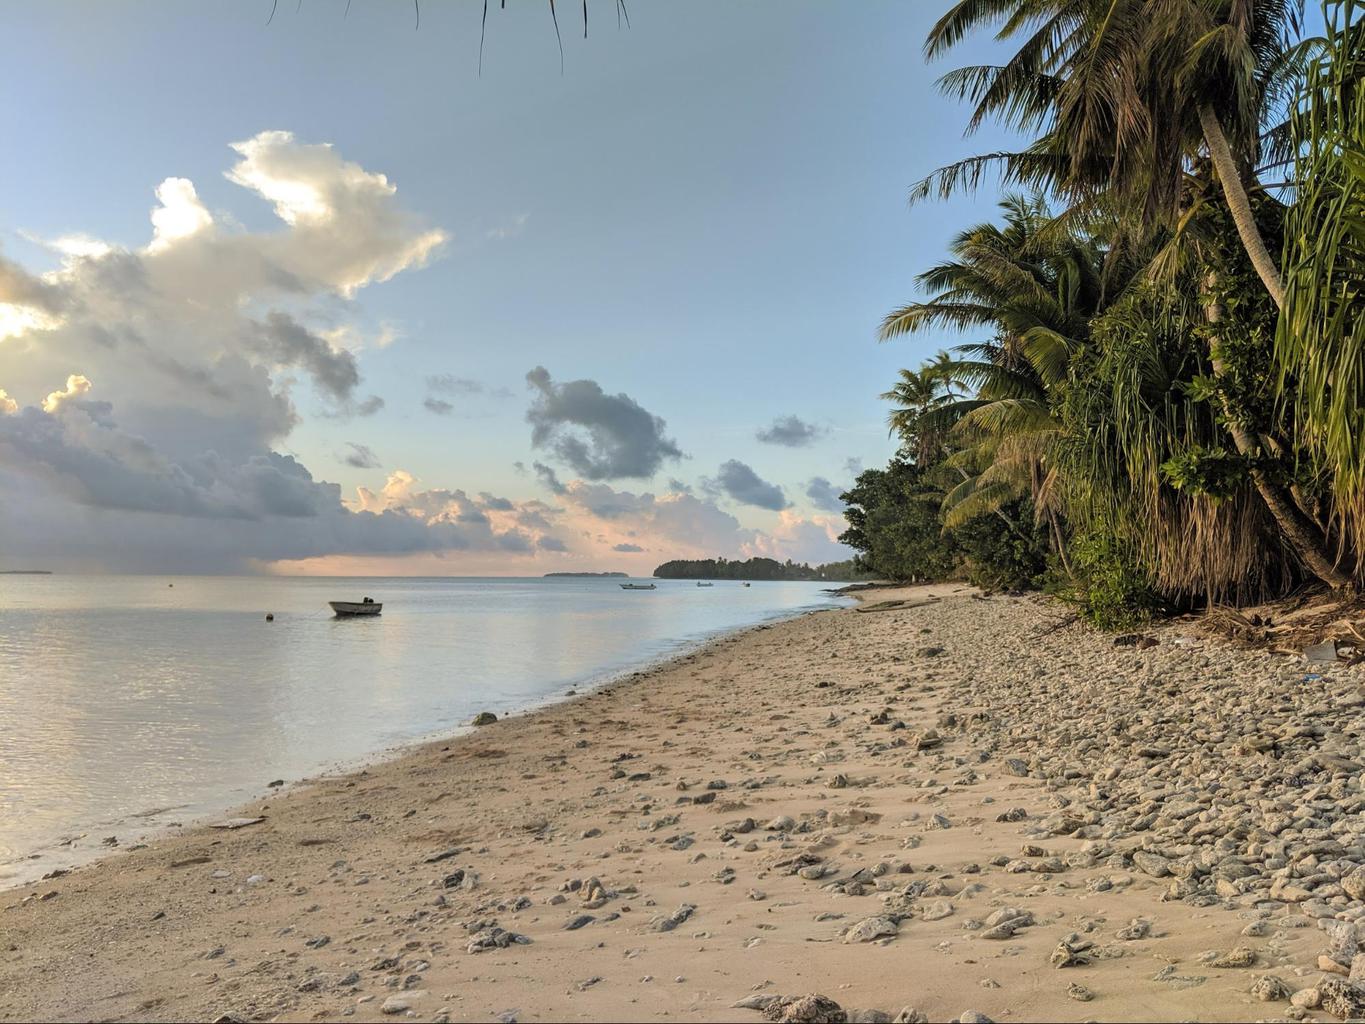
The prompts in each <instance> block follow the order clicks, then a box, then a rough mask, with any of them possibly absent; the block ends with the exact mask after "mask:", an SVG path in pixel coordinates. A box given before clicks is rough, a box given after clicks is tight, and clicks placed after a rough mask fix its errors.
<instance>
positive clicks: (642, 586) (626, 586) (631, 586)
mask: <svg viewBox="0 0 1365 1024" xmlns="http://www.w3.org/2000/svg"><path fill="white" fill-rule="evenodd" d="M621 589H622V590H653V589H654V584H653V583H622V584H621Z"/></svg>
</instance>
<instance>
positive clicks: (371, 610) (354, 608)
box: [327, 597, 384, 615]
mask: <svg viewBox="0 0 1365 1024" xmlns="http://www.w3.org/2000/svg"><path fill="white" fill-rule="evenodd" d="M327 603H328V604H330V605H331V606H332V611H334V612H336V613H337V614H338V615H378V614H379V613H380V611H381V610H383V608H384V606H383V604H381V603H379V602H377V601H375V600H374V598H372V597H367V598H365V599H364V600H363V601H328V602H327Z"/></svg>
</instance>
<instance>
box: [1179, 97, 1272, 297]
mask: <svg viewBox="0 0 1365 1024" xmlns="http://www.w3.org/2000/svg"><path fill="white" fill-rule="evenodd" d="M1199 126H1200V127H1201V128H1202V129H1203V130H1204V142H1205V143H1206V144H1207V145H1208V147H1209V156H1210V157H1212V158H1213V166H1214V169H1215V170H1217V172H1218V181H1219V183H1220V184H1222V186H1223V197H1224V199H1226V200H1227V204H1228V210H1229V211H1230V212H1231V213H1232V221H1233V223H1234V224H1236V225H1237V234H1238V235H1239V236H1240V237H1241V239H1242V247H1243V248H1244V249H1246V252H1247V256H1248V257H1250V258H1251V265H1252V266H1253V267H1255V268H1256V273H1257V274H1259V275H1260V278H1261V281H1262V282H1264V284H1265V290H1266V291H1268V292H1269V293H1270V297H1271V298H1272V299H1274V300H1275V305H1276V306H1277V307H1278V308H1281V309H1283V308H1284V282H1283V281H1281V280H1280V268H1279V267H1278V266H1277V265H1276V263H1275V261H1274V259H1272V258H1271V256H1270V250H1268V249H1267V248H1266V247H1265V239H1264V238H1262V237H1261V229H1260V228H1258V227H1257V226H1256V217H1255V216H1254V215H1253V214H1252V212H1251V200H1250V199H1248V198H1247V191H1246V188H1245V187H1244V186H1243V184H1242V173H1241V171H1240V170H1239V169H1238V167H1237V161H1236V160H1234V159H1233V156H1232V150H1231V149H1230V148H1229V147H1228V140H1227V136H1226V135H1224V134H1223V126H1222V125H1221V124H1219V123H1218V115H1216V114H1215V113H1214V112H1213V107H1211V106H1210V105H1209V104H1207V103H1205V104H1203V105H1201V106H1200V108H1199Z"/></svg>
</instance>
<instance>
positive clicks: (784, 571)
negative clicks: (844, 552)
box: [654, 558, 873, 583]
mask: <svg viewBox="0 0 1365 1024" xmlns="http://www.w3.org/2000/svg"><path fill="white" fill-rule="evenodd" d="M654 576H655V577H656V578H657V579H661V580H829V581H831V582H840V583H847V582H852V581H854V580H868V579H872V578H873V574H870V573H868V572H866V571H864V570H861V569H857V568H855V567H854V565H853V560H852V559H849V560H848V561H846V562H828V563H826V564H825V565H817V566H814V567H812V566H810V565H807V564H806V563H804V562H793V561H792V560H791V559H790V558H789V559H787V561H785V562H779V561H778V560H777V559H775V558H749V559H746V560H744V561H742V562H741V561H730V560H729V559H726V558H699V559H687V558H679V559H675V560H673V561H671V562H665V563H664V564H663V565H661V566H659V567H658V568H657V569H655V570H654Z"/></svg>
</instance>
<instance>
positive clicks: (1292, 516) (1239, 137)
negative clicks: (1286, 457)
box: [912, 0, 1350, 587]
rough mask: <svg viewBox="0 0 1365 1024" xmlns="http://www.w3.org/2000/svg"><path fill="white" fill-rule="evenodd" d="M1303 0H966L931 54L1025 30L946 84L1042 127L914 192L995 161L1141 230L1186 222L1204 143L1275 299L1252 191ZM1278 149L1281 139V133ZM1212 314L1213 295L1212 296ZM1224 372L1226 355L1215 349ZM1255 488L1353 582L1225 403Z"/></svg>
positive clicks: (1298, 51) (1014, 177) (1316, 570)
mask: <svg viewBox="0 0 1365 1024" xmlns="http://www.w3.org/2000/svg"><path fill="white" fill-rule="evenodd" d="M1302 6H1303V4H1302V0H956V2H955V3H954V4H953V6H952V7H951V9H950V10H949V11H948V13H946V14H945V15H944V16H943V17H942V18H941V19H940V20H939V21H938V23H937V24H936V25H935V26H934V28H933V29H932V30H931V32H930V34H929V37H928V39H927V41H926V43H925V51H926V54H927V55H928V56H930V57H934V56H937V55H939V54H941V53H943V52H946V51H947V50H948V49H950V48H951V47H952V46H954V45H956V44H957V43H958V42H959V41H960V40H961V39H962V38H963V37H964V36H965V35H966V34H967V33H969V32H971V31H973V30H975V29H978V28H981V27H983V26H985V25H990V24H995V23H998V22H1003V25H1002V27H1001V28H1000V30H999V33H998V36H999V37H1000V38H1014V37H1018V36H1023V37H1024V38H1023V41H1022V45H1021V46H1020V48H1019V49H1018V50H1017V52H1016V53H1015V54H1014V55H1013V57H1011V58H1010V59H1009V60H1008V61H1007V62H1006V63H1005V64H1003V65H998V66H974V67H967V68H962V69H959V70H957V71H955V72H952V73H950V74H949V75H947V76H945V77H944V79H943V82H942V84H943V87H944V88H945V90H946V91H948V92H949V93H953V94H956V95H958V96H960V97H963V98H967V99H970V100H971V101H972V102H973V103H974V105H975V106H974V110H973V113H972V117H971V120H970V122H969V127H975V126H976V125H978V124H980V123H981V122H982V121H983V120H984V119H986V118H987V117H992V116H996V117H1000V118H1001V119H1003V120H1004V121H1005V122H1006V123H1007V124H1009V125H1011V126H1013V127H1015V128H1017V129H1020V130H1023V131H1031V132H1037V133H1038V137H1037V139H1036V141H1035V142H1034V143H1033V144H1032V145H1031V146H1029V147H1028V148H1027V149H1025V150H1024V151H1022V152H1019V153H996V154H988V155H986V156H982V157H976V158H973V159H971V160H967V161H962V162H959V163H957V164H953V165H950V166H948V167H945V168H942V169H940V170H939V171H937V172H935V173H934V174H932V175H930V176H929V177H928V178H926V179H924V181H923V182H921V183H920V185H919V186H917V188H916V190H915V191H914V193H912V196H914V197H918V196H924V195H928V194H931V193H934V192H938V193H940V194H947V193H951V192H953V191H956V190H957V189H959V188H962V187H973V186H975V185H976V184H977V183H978V182H979V181H980V178H981V175H982V174H983V173H984V172H985V170H987V169H988V168H989V167H991V166H992V165H998V166H1000V167H1001V169H1002V172H1003V175H1004V177H1005V179H1006V180H1007V181H1014V182H1023V183H1027V184H1030V185H1033V186H1047V187H1049V188H1052V189H1055V190H1056V191H1057V192H1058V193H1060V194H1061V195H1063V196H1066V197H1067V198H1068V199H1070V200H1071V201H1072V202H1073V203H1074V208H1075V210H1076V211H1077V212H1078V213H1081V214H1084V213H1088V212H1091V211H1093V210H1094V209H1095V208H1096V207H1097V206H1098V205H1100V204H1101V203H1103V204H1105V205H1107V206H1108V208H1110V209H1124V210H1128V211H1133V216H1132V217H1131V218H1130V219H1131V227H1132V228H1134V229H1135V230H1136V231H1137V232H1138V233H1139V236H1140V237H1148V236H1150V235H1151V234H1152V233H1153V232H1154V231H1156V230H1157V229H1160V228H1165V229H1167V230H1171V229H1176V228H1178V227H1179V226H1180V224H1181V221H1182V218H1183V215H1184V214H1185V213H1186V212H1187V211H1186V210H1185V209H1184V208H1183V197H1184V196H1185V195H1186V194H1187V189H1186V182H1187V180H1188V175H1189V172H1190V170H1191V168H1192V166H1193V165H1194V164H1195V163H1196V162H1197V161H1200V160H1202V159H1203V158H1204V157H1203V154H1205V153H1206V154H1207V158H1208V160H1210V161H1211V162H1212V164H1213V167H1214V168H1215V170H1216V173H1217V177H1218V183H1219V185H1220V187H1221V190H1222V194H1223V196H1224V200H1225V202H1226V205H1227V209H1228V211H1229V213H1230V214H1231V217H1232V220H1233V222H1234V224H1235V225H1236V229H1237V233H1238V236H1239V238H1240V239H1241V242H1242V245H1243V247H1244V249H1245V251H1246V254H1247V257H1248V259H1249V260H1250V262H1251V264H1252V266H1253V267H1254V268H1255V270H1256V273H1257V275H1258V276H1259V277H1260V279H1261V281H1262V283H1263V284H1264V286H1265V288H1266V291H1267V293H1268V294H1269V295H1270V296H1271V298H1272V299H1273V300H1274V302H1275V303H1276V305H1277V306H1283V302H1284V288H1283V285H1282V283H1281V279H1280V273H1279V269H1278V267H1277V266H1276V264H1275V261H1274V260H1273V259H1272V258H1271V256H1270V254H1269V251H1268V248H1267V246H1266V244H1265V240H1264V238H1263V237H1262V235H1261V232H1260V229H1259V227H1258V225H1257V222H1256V218H1255V216H1254V212H1253V208H1252V204H1251V199H1250V195H1249V192H1250V190H1251V189H1254V188H1255V187H1256V172H1255V169H1256V167H1257V165H1258V163H1259V160H1260V158H1261V156H1262V152H1263V149H1264V148H1265V146H1267V145H1271V147H1272V149H1274V146H1273V144H1274V142H1275V141H1276V140H1277V139H1279V138H1281V137H1282V135H1283V132H1282V131H1281V130H1280V127H1281V125H1280V122H1281V115H1280V111H1281V108H1282V105H1283V101H1284V99H1285V96H1286V90H1287V86H1288V83H1290V82H1292V80H1293V76H1292V73H1293V72H1294V71H1295V70H1296V69H1297V68H1298V67H1299V65H1300V63H1301V61H1302V59H1303V54H1304V52H1305V51H1304V50H1303V49H1302V48H1301V47H1296V46H1295V45H1294V44H1293V37H1294V34H1295V33H1296V32H1297V28H1298V24H1299V18H1300V14H1301V11H1302ZM1277 152H1279V153H1280V154H1281V155H1282V153H1283V150H1282V149H1280V150H1278V151H1277ZM1209 309H1210V312H1211V314H1213V315H1216V314H1217V312H1218V307H1217V306H1216V305H1213V304H1210V306H1209ZM1214 372H1215V375H1221V374H1222V372H1223V368H1222V365H1221V363H1220V362H1217V361H1216V362H1215V363H1214ZM1227 418H1228V425H1229V432H1230V434H1231V436H1232V440H1233V443H1234V445H1235V446H1236V448H1237V451H1238V453H1239V454H1240V455H1241V456H1242V458H1243V459H1244V460H1246V461H1247V463H1248V464H1249V465H1250V466H1251V467H1252V474H1253V479H1254V481H1255V484H1256V489H1257V491H1258V492H1259V493H1260V495H1261V498H1262V500H1263V501H1264V502H1265V504H1266V507H1267V508H1268V509H1269V510H1270V512H1271V514H1272V515H1273V516H1274V517H1275V520H1276V522H1277V523H1279V526H1280V530H1281V531H1282V533H1283V534H1284V536H1285V537H1286V538H1287V539H1288V540H1289V542H1290V543H1291V544H1292V545H1293V547H1294V549H1295V550H1296V551H1297V552H1298V554H1299V557H1300V558H1301V559H1302V560H1303V562H1304V564H1305V565H1306V566H1307V567H1308V569H1309V570H1310V571H1311V572H1312V573H1313V574H1314V575H1316V576H1318V577H1319V578H1320V579H1322V580H1324V581H1325V582H1327V583H1329V584H1330V585H1332V586H1333V587H1342V586H1346V585H1348V584H1349V583H1350V577H1349V575H1348V574H1347V573H1345V572H1343V571H1342V570H1341V569H1340V568H1338V566H1337V564H1336V561H1335V560H1334V559H1333V558H1332V557H1331V556H1330V555H1329V553H1328V551H1327V547H1326V542H1325V538H1324V536H1323V533H1322V530H1321V529H1320V528H1319V527H1318V525H1317V524H1316V523H1315V522H1313V520H1312V519H1311V518H1310V517H1309V516H1307V515H1306V514H1305V513H1304V512H1303V510H1302V509H1301V508H1299V506H1298V505H1297V504H1296V503H1295V502H1294V500H1293V497H1292V495H1291V494H1290V493H1289V491H1288V490H1287V489H1286V488H1285V487H1284V486H1283V485H1282V484H1281V483H1279V482H1278V481H1277V480H1276V479H1275V478H1274V476H1273V475H1272V474H1270V473H1267V472H1266V471H1265V470H1264V468H1263V467H1262V456H1263V453H1264V445H1263V443H1262V439H1261V438H1260V437H1258V436H1257V435H1256V433H1255V432H1253V431H1251V430H1248V429H1246V427H1245V425H1243V424H1241V423H1239V422H1238V420H1237V417H1235V416H1232V415H1229V416H1228V417H1227Z"/></svg>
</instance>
